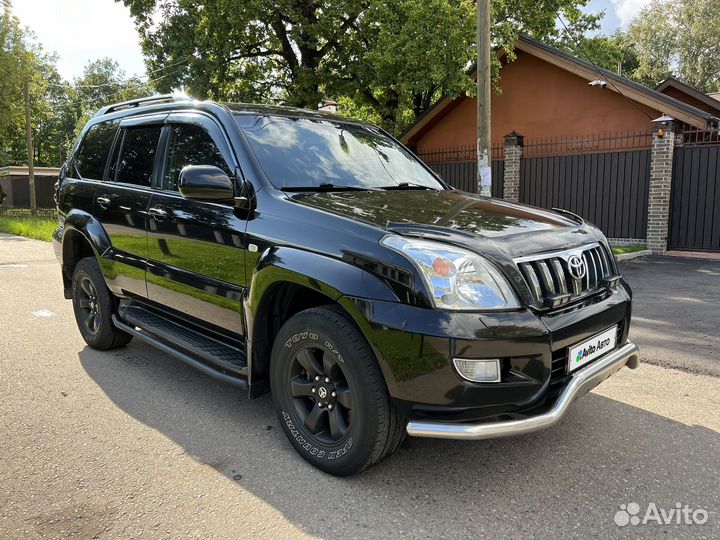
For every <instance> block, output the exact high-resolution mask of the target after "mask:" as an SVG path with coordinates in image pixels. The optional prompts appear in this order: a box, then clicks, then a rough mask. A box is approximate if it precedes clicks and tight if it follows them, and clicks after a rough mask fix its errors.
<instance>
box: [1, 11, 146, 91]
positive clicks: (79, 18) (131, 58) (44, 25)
mask: <svg viewBox="0 0 720 540" xmlns="http://www.w3.org/2000/svg"><path fill="white" fill-rule="evenodd" d="M13 12H14V13H15V15H16V16H17V17H18V18H19V19H20V21H21V22H22V23H23V24H24V25H25V26H27V27H29V28H30V29H31V30H32V31H33V32H35V34H36V36H37V39H38V41H39V42H40V43H42V45H43V47H44V48H45V49H46V50H48V51H53V52H56V53H57V54H58V55H59V57H60V59H59V62H58V69H59V71H60V74H61V75H62V76H63V77H64V78H66V79H72V78H74V77H77V76H79V75H81V74H82V71H83V67H84V66H85V64H87V63H88V62H89V61H92V60H96V59H98V58H103V57H110V58H113V59H114V60H117V61H118V63H119V64H120V67H121V68H122V69H123V70H125V72H126V74H127V75H128V76H131V75H142V74H144V73H145V64H144V62H143V57H142V52H141V50H140V44H139V37H138V34H137V32H136V31H135V26H134V24H133V21H132V18H131V17H130V10H129V9H128V8H126V7H125V6H124V5H123V4H122V3H117V2H115V1H114V0H14V1H13Z"/></svg>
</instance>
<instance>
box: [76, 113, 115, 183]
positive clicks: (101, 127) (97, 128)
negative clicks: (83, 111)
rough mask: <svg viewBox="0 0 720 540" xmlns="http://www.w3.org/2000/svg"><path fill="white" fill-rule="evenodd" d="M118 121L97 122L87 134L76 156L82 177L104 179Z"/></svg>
mask: <svg viewBox="0 0 720 540" xmlns="http://www.w3.org/2000/svg"><path fill="white" fill-rule="evenodd" d="M116 131H117V122H112V123H110V122H103V123H101V124H95V125H94V126H93V127H91V128H90V129H89V130H88V132H87V133H86V134H85V138H84V139H83V142H82V144H81V145H80V149H79V150H78V153H77V155H76V156H75V168H76V169H77V172H78V173H79V174H80V176H81V177H82V178H90V179H92V180H102V179H103V174H104V173H105V162H106V161H107V158H108V154H109V153H110V146H112V142H113V139H114V138H115V132H116Z"/></svg>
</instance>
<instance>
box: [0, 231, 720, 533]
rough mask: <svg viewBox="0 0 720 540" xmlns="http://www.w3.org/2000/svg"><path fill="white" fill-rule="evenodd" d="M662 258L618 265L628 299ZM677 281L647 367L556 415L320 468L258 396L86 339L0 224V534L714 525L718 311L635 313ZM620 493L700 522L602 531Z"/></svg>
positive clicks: (706, 274)
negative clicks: (524, 426)
mask: <svg viewBox="0 0 720 540" xmlns="http://www.w3.org/2000/svg"><path fill="white" fill-rule="evenodd" d="M701 264H708V263H701ZM663 265H664V263H662V264H661V263H656V262H654V261H650V262H649V263H634V264H633V265H628V266H627V268H626V269H627V270H628V272H627V274H628V275H629V276H630V277H631V278H632V280H633V281H637V282H638V283H637V285H636V291H637V292H638V296H639V297H640V298H649V297H650V296H651V291H650V290H649V289H648V288H647V287H649V286H650V285H649V283H650V281H649V280H647V279H646V278H647V275H648V274H654V273H657V272H663V271H664V270H665V269H666V268H665V267H664V266H663ZM717 273H718V265H715V266H712V265H711V266H709V267H708V269H707V270H706V271H703V273H701V274H700V275H699V279H700V281H704V280H705V279H717ZM684 277H685V276H683V278H684ZM669 285H671V286H672V287H671V288H672V289H673V290H674V291H677V288H676V287H675V286H676V285H677V283H675V282H674V280H672V279H670V282H669ZM690 289H692V287H690ZM691 292H692V290H688V291H687V292H683V293H682V294H681V295H677V298H676V297H675V296H673V297H671V298H669V299H668V301H669V302H671V303H672V306H673V308H667V309H662V310H661V309H660V308H661V307H662V306H663V305H664V304H663V303H662V302H660V303H659V304H658V306H657V307H656V308H652V307H650V308H648V307H647V306H641V307H638V309H637V312H638V318H637V319H636V320H637V321H638V323H639V325H638V328H639V329H640V330H641V331H640V332H639V335H638V338H640V339H641V340H642V341H646V342H647V343H648V350H649V351H651V352H650V353H649V354H648V353H646V354H645V357H646V359H647V360H648V362H653V364H650V363H643V364H642V365H641V367H640V369H638V370H634V371H631V370H627V369H625V370H623V371H621V372H620V373H618V375H616V376H615V377H613V378H612V379H610V380H609V381H607V382H606V383H604V384H603V385H601V386H600V387H598V388H597V389H596V390H595V391H593V392H592V393H591V394H589V395H587V396H585V397H584V398H582V399H581V400H579V401H578V402H576V403H575V405H574V407H573V409H572V411H571V412H570V414H569V415H568V416H567V417H566V419H565V420H564V421H563V422H562V423H561V424H560V425H558V426H556V427H555V428H553V429H551V430H548V431H545V432H541V433H537V434H534V435H530V436H525V437H521V438H514V439H503V440H495V441H479V442H468V443H459V442H451V441H436V440H427V439H413V440H408V441H406V443H405V444H404V446H403V447H402V448H401V449H400V450H399V451H398V452H397V453H396V454H395V455H394V456H392V457H391V458H390V459H388V460H386V461H385V462H383V463H381V464H380V465H378V466H376V467H375V468H373V469H371V470H370V471H367V472H366V473H364V474H362V475H359V476H356V477H352V478H349V479H337V478H333V477H331V476H327V475H325V474H323V473H320V472H318V471H317V470H315V469H313V468H311V467H310V466H309V465H307V464H306V463H305V462H304V461H303V460H302V459H301V458H300V457H298V456H297V455H296V454H295V453H294V452H293V450H292V449H291V447H290V445H289V443H288V442H287V441H286V439H285V437H284V435H283V434H282V432H281V431H280V429H279V426H278V424H277V422H276V420H275V417H274V415H273V414H272V411H271V407H270V401H269V399H268V398H267V397H264V398H261V399H259V400H255V401H248V400H247V399H246V398H245V396H244V395H242V393H240V392H238V391H237V390H236V389H234V388H232V387H229V386H226V385H223V384H221V383H218V382H215V381H214V380H212V379H210V378H208V377H206V376H204V375H201V374H199V373H197V372H195V371H193V370H192V369H190V368H187V367H185V366H184V365H183V364H181V363H179V362H177V361H176V360H174V359H173V358H171V357H169V356H167V355H165V354H162V353H159V352H157V351H155V350H154V349H152V348H150V347H148V346H145V345H143V344H141V343H137V342H133V343H131V344H130V345H129V346H128V347H127V348H125V349H121V350H116V351H112V352H107V353H99V352H96V351H93V350H91V349H89V348H87V347H86V346H85V344H84V342H83V341H82V339H81V338H80V335H79V334H78V332H77V330H76V328H75V323H74V320H73V317H72V312H71V305H70V303H69V302H68V301H66V300H64V299H63V297H62V290H61V282H60V277H59V269H58V266H57V263H56V261H55V260H54V257H53V256H52V254H51V248H50V245H49V244H45V243H41V242H37V241H32V240H24V239H18V238H15V237H7V236H0V331H1V332H2V346H0V537H2V538H56V537H64V538H95V537H101V538H190V537H203V538H293V537H324V538H335V537H348V538H381V537H390V538H427V537H431V538H434V537H443V538H465V537H474V538H495V537H513V538H530V537H541V538H564V537H576V538H587V537H611V538H630V537H640V538H656V537H658V536H663V537H664V538H701V537H705V538H717V537H720V514H719V513H718V510H720V489H719V487H720V486H719V485H718V469H719V466H720V453H719V452H718V448H720V436H719V432H720V413H718V411H720V379H718V378H715V377H712V376H708V375H703V374H699V373H698V371H700V370H699V369H694V368H693V369H691V368H689V367H688V365H689V364H688V362H689V360H688V359H689V358H692V359H693V360H692V362H693V363H694V362H696V361H697V362H700V361H701V360H702V357H703V355H704V354H705V352H703V351H705V349H703V347H706V346H707V343H706V342H708V341H710V342H711V343H717V336H718V333H720V332H719V331H718V322H720V321H718V310H717V309H715V310H714V312H713V311H712V310H711V309H708V312H709V313H711V314H712V315H713V316H714V321H708V324H707V327H704V328H703V329H695V328H690V329H687V328H685V327H681V326H677V325H675V324H674V323H673V325H672V327H670V326H668V327H667V328H665V327H663V326H662V325H659V324H658V325H656V328H658V329H659V330H653V328H655V327H654V326H653V324H652V323H651V322H646V321H651V320H657V321H660V320H668V321H669V320H671V319H672V318H673V313H678V314H687V313H689V312H691V311H692V309H691V308H689V307H687V305H686V303H687V302H688V300H687V298H686V296H687V295H688V294H690V293H691ZM705 292H707V291H705ZM710 292H712V291H710ZM656 293H657V294H658V295H660V294H665V295H667V294H668V293H667V290H665V291H657V292H656ZM715 294H716V296H714V297H711V298H703V299H698V300H697V301H703V302H704V301H707V302H708V305H709V304H710V303H711V302H712V301H713V299H715V300H717V290H715ZM689 302H690V303H691V304H692V303H693V302H696V300H690V301H689ZM714 305H715V306H717V305H718V304H717V301H715V302H714ZM645 309H648V310H649V311H645V312H644V311H643V310H645ZM43 310H45V311H43ZM33 312H35V314H33ZM643 313H644V315H643ZM653 317H654V319H653ZM681 318H682V319H685V316H682V317H681ZM685 323H688V321H685ZM685 323H684V324H685ZM633 332H635V330H633ZM656 334H659V335H660V337H658V336H657V335H656ZM660 338H662V339H660ZM653 339H655V343H654V344H653V343H652V341H653ZM712 340H715V341H712ZM712 346H714V345H712ZM653 351H657V352H653ZM706 360H707V361H708V362H710V361H713V362H717V360H716V359H715V358H713V359H712V360H711V359H709V358H706ZM654 364H658V365H654ZM660 364H662V365H678V366H680V367H682V369H681V370H678V369H668V368H666V367H661V365H660ZM695 367H698V366H695ZM700 367H701V366H700ZM631 502H636V503H638V504H639V506H640V509H641V512H640V514H641V515H640V517H642V516H643V515H644V513H645V510H646V508H647V506H648V505H649V504H650V503H654V504H655V505H656V507H657V508H658V509H663V510H665V511H666V512H667V511H669V510H671V509H674V508H675V504H676V503H681V504H683V505H684V504H687V505H689V506H690V507H691V508H693V509H705V510H706V511H707V512H708V520H707V523H705V524H704V525H698V524H691V525H686V524H676V523H673V524H670V525H659V524H657V523H652V522H651V523H647V524H644V525H643V524H640V525H627V526H625V527H619V526H618V525H616V524H615V522H614V516H615V514H616V512H618V511H619V509H620V506H619V505H621V504H623V505H624V504H628V503H631ZM626 517H627V516H626Z"/></svg>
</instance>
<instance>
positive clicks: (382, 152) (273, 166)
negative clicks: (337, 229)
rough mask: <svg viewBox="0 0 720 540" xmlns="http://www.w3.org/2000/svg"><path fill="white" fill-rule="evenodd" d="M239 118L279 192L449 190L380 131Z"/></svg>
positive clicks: (322, 123)
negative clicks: (343, 189) (300, 190)
mask: <svg viewBox="0 0 720 540" xmlns="http://www.w3.org/2000/svg"><path fill="white" fill-rule="evenodd" d="M236 120H237V123H238V125H239V126H240V127H241V128H242V129H243V131H244V132H245V135H246V136H247V139H248V141H249V144H250V146H251V148H252V150H253V152H254V153H255V155H256V156H257V159H258V161H259V162H260V165H261V166H262V168H263V170H264V171H265V174H266V176H267V177H268V179H269V180H270V182H271V183H272V184H273V185H274V186H275V187H277V188H279V189H289V190H292V189H293V188H296V189H299V188H308V189H313V188H323V187H325V188H361V189H365V188H367V189H379V188H382V189H394V188H410V189H412V188H419V189H445V188H444V187H443V185H442V184H441V183H440V182H438V181H437V179H436V178H435V177H434V176H433V175H432V174H431V173H429V172H428V171H427V170H426V169H425V167H424V166H423V165H422V164H421V163H420V162H419V161H418V159H417V158H416V157H414V156H413V155H412V154H411V153H410V152H408V151H407V150H405V149H404V148H403V147H402V146H400V145H399V144H397V143H396V142H395V141H393V140H392V139H390V138H389V137H387V136H385V135H383V133H382V132H381V131H380V130H378V129H374V128H371V127H365V126H360V125H357V124H350V123H343V122H335V121H331V120H325V119H317V118H287V117H281V116H255V115H236Z"/></svg>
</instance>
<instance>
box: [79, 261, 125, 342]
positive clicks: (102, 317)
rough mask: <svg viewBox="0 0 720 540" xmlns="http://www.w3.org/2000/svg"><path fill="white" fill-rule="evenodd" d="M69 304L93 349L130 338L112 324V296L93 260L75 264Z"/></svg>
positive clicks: (83, 335) (82, 332)
mask: <svg viewBox="0 0 720 540" xmlns="http://www.w3.org/2000/svg"><path fill="white" fill-rule="evenodd" d="M71 291H72V302H73V311H74V312H75V322H77V325H78V329H79V330H80V334H81V335H82V337H83V339H84V340H85V343H87V344H88V345H89V346H90V347H92V348H93V349H98V350H100V351H107V350H109V349H116V348H118V347H122V346H123V345H127V344H128V343H129V342H130V340H131V339H132V336H131V335H130V334H128V333H126V332H123V331H122V330H120V329H119V328H117V327H116V326H115V325H114V324H113V322H112V315H113V313H115V297H114V296H113V295H112V293H111V292H110V289H108V288H107V285H105V278H104V277H103V275H102V272H101V271H100V266H99V265H98V262H97V260H96V259H95V257H86V258H84V259H82V260H81V261H80V262H78V264H77V266H76V267H75V271H74V272H73V278H72V288H71Z"/></svg>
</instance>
